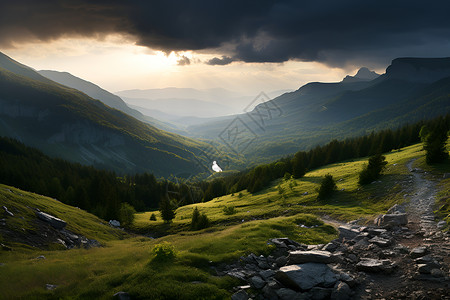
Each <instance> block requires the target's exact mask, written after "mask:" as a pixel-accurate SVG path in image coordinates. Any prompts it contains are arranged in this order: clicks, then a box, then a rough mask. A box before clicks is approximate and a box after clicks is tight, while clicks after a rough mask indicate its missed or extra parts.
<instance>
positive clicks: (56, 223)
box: [36, 211, 67, 229]
mask: <svg viewBox="0 0 450 300" xmlns="http://www.w3.org/2000/svg"><path fill="white" fill-rule="evenodd" d="M36 216H37V217H38V218H39V219H41V220H42V221H44V222H47V223H49V224H50V225H51V226H52V227H53V228H56V229H63V228H64V227H66V225H67V223H66V221H63V220H61V219H59V218H57V217H55V216H52V215H49V214H47V213H44V212H41V211H38V212H36Z"/></svg>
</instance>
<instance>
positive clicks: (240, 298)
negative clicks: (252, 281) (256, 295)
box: [231, 290, 248, 300]
mask: <svg viewBox="0 0 450 300" xmlns="http://www.w3.org/2000/svg"><path fill="white" fill-rule="evenodd" d="M247 299H248V295H247V292H246V291H244V290H240V291H239V292H236V293H234V294H233V295H232V296H231V300H247Z"/></svg>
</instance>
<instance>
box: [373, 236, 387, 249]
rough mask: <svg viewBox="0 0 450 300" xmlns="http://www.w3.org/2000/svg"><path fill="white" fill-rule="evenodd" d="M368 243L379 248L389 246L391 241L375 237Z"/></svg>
mask: <svg viewBox="0 0 450 300" xmlns="http://www.w3.org/2000/svg"><path fill="white" fill-rule="evenodd" d="M369 243H372V244H375V245H377V246H379V247H387V246H389V245H390V244H391V241H390V240H388V239H384V238H381V237H379V236H376V237H374V238H372V239H371V240H369Z"/></svg>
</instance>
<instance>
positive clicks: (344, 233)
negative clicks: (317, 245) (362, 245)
mask: <svg viewBox="0 0 450 300" xmlns="http://www.w3.org/2000/svg"><path fill="white" fill-rule="evenodd" d="M338 230H339V240H341V241H342V240H344V239H345V240H353V239H354V238H355V237H356V236H357V235H359V230H357V229H354V228H352V227H351V226H346V225H343V226H339V228H338Z"/></svg>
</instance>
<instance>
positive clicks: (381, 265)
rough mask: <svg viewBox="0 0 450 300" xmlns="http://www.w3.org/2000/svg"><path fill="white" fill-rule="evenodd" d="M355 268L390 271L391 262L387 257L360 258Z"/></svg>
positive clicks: (368, 270)
mask: <svg viewBox="0 0 450 300" xmlns="http://www.w3.org/2000/svg"><path fill="white" fill-rule="evenodd" d="M356 269H357V270H359V271H364V272H370V273H390V272H391V271H392V270H393V264H392V262H391V261H390V260H389V259H373V258H361V260H360V261H359V263H357V264H356Z"/></svg>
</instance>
